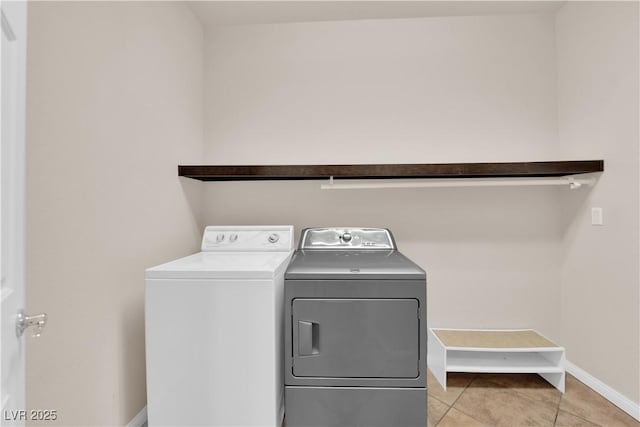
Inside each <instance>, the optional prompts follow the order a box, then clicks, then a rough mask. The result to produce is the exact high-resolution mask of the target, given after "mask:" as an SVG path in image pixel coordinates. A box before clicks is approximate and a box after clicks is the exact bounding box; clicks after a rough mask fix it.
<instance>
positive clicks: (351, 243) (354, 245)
mask: <svg viewBox="0 0 640 427" xmlns="http://www.w3.org/2000/svg"><path fill="white" fill-rule="evenodd" d="M299 249H303V250H307V249H324V250H340V251H344V250H348V249H356V250H359V251H361V250H367V249H386V250H393V249H396V245H395V241H394V240H393V236H392V235H391V232H390V231H389V230H388V229H386V228H362V227H328V228H305V229H304V230H302V238H301V239H300V247H299Z"/></svg>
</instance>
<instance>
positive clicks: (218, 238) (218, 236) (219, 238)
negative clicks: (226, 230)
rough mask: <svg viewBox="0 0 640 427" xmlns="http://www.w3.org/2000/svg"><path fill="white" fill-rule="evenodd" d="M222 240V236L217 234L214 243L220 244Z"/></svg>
mask: <svg viewBox="0 0 640 427" xmlns="http://www.w3.org/2000/svg"><path fill="white" fill-rule="evenodd" d="M223 240H224V234H218V235H217V236H216V242H218V243H220V242H222V241H223Z"/></svg>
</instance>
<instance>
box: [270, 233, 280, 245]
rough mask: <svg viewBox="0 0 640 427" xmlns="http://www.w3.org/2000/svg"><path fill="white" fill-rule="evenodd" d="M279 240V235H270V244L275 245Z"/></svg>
mask: <svg viewBox="0 0 640 427" xmlns="http://www.w3.org/2000/svg"><path fill="white" fill-rule="evenodd" d="M278 240H280V236H278V235H277V234H270V235H269V243H275V242H277V241H278Z"/></svg>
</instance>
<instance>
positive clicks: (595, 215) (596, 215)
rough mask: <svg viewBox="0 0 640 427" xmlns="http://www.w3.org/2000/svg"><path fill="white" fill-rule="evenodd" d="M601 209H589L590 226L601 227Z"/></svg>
mask: <svg viewBox="0 0 640 427" xmlns="http://www.w3.org/2000/svg"><path fill="white" fill-rule="evenodd" d="M603 224H604V222H603V220H602V208H591V225H603Z"/></svg>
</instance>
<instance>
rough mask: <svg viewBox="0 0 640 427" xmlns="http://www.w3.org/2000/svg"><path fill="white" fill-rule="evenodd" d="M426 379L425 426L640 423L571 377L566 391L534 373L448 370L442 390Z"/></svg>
mask: <svg viewBox="0 0 640 427" xmlns="http://www.w3.org/2000/svg"><path fill="white" fill-rule="evenodd" d="M427 380H428V381H427V382H428V389H427V390H428V400H427V406H428V416H429V419H428V426H429V427H436V426H437V427H525V426H541V427H542V426H548V427H597V426H600V427H640V423H639V422H637V421H636V420H634V419H633V418H632V417H630V416H629V415H627V414H626V413H625V412H624V411H622V410H621V409H619V408H618V407H616V406H615V405H613V404H612V403H611V402H609V401H608V400H606V399H605V398H603V397H602V396H600V395H599V394H598V393H596V392H595V391H593V390H592V389H590V388H589V387H587V386H586V385H584V384H583V383H581V382H580V381H578V380H577V379H575V377H573V376H571V375H567V380H566V390H565V394H564V395H563V394H561V393H560V392H559V391H558V390H556V389H555V388H554V387H553V386H551V385H550V384H549V383H547V382H546V381H545V380H543V379H542V378H541V377H540V376H538V375H535V374H464V373H459V374H457V373H450V374H449V375H448V377H447V391H446V392H445V391H444V390H443V389H442V387H441V386H440V384H438V382H437V381H436V379H435V378H434V377H433V375H432V374H431V372H429V374H428V377H427Z"/></svg>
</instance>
